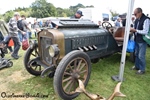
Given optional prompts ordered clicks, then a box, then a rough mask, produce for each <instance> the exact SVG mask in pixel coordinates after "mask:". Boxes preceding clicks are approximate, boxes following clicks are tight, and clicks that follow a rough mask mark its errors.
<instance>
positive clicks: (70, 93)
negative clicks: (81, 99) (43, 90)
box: [54, 50, 91, 100]
mask: <svg viewBox="0 0 150 100" xmlns="http://www.w3.org/2000/svg"><path fill="white" fill-rule="evenodd" d="M90 73H91V61H90V58H89V56H88V55H87V54H86V53H84V52H82V51H79V50H75V51H72V52H70V53H68V54H67V55H66V56H65V57H64V58H63V59H62V60H61V61H60V63H59V65H58V66H57V68H56V72H55V75H54V90H55V92H56V94H58V95H59V96H60V97H61V98H62V99H63V100H72V99H73V98H75V97H77V96H78V95H79V93H76V92H75V90H76V88H77V87H78V79H80V80H81V81H82V82H83V83H84V85H85V86H86V85H87V83H88V81H89V78H90Z"/></svg>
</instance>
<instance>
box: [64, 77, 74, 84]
mask: <svg viewBox="0 0 150 100" xmlns="http://www.w3.org/2000/svg"><path fill="white" fill-rule="evenodd" d="M71 78H72V77H71V76H70V77H68V78H66V79H64V80H63V83H64V82H66V81H69V80H71Z"/></svg>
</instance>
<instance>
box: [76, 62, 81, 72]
mask: <svg viewBox="0 0 150 100" xmlns="http://www.w3.org/2000/svg"><path fill="white" fill-rule="evenodd" d="M81 63H82V60H80V62H79V63H78V66H77V68H76V69H77V70H78V69H79V67H80V66H81Z"/></svg>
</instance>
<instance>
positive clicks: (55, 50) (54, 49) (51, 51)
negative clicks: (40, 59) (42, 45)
mask: <svg viewBox="0 0 150 100" xmlns="http://www.w3.org/2000/svg"><path fill="white" fill-rule="evenodd" d="M59 51H60V50H59V48H58V46H57V45H50V47H49V54H50V56H51V57H56V56H57V55H58V54H59Z"/></svg>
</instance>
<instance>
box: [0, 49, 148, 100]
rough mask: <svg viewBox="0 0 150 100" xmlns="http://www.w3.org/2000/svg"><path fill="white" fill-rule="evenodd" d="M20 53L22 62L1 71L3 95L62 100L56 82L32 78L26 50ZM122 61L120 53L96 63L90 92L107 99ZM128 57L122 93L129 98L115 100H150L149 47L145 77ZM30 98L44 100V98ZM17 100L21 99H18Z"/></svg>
mask: <svg viewBox="0 0 150 100" xmlns="http://www.w3.org/2000/svg"><path fill="white" fill-rule="evenodd" d="M19 54H20V55H21V56H22V57H21V58H20V59H19V60H12V61H13V63H14V66H13V67H11V68H5V69H3V70H0V92H7V93H13V92H14V93H15V94H24V93H30V94H36V93H40V94H44V95H48V98H43V99H42V100H59V99H58V96H57V95H55V93H54V88H53V79H50V78H48V77H47V78H41V77H35V76H32V75H30V74H29V73H28V72H27V71H26V70H25V68H24V65H23V56H24V54H25V51H22V50H20V52H19ZM6 57H7V58H9V57H10V55H9V54H8V55H7V56H6ZM120 58H121V55H120V54H114V55H112V56H110V57H108V58H104V59H101V60H100V61H99V62H98V63H96V64H92V73H91V77H90V81H89V83H88V85H87V87H86V89H87V91H89V92H91V93H96V94H99V95H101V96H104V97H106V98H107V97H109V95H110V94H111V93H112V91H113V89H114V87H115V85H116V84H117V82H116V81H113V80H112V79H111V76H112V75H117V74H118V73H119V66H120ZM128 58H129V56H127V60H126V64H125V71H124V79H125V81H124V82H123V83H122V85H121V92H122V93H124V94H125V95H126V96H127V97H126V98H115V100H149V99H150V86H149V83H150V67H149V66H150V62H149V59H150V48H148V49H147V55H146V59H147V68H146V74H145V75H136V74H135V71H131V70H130V68H131V67H132V66H133V63H132V62H130V61H129V60H128ZM0 99H1V98H0ZM30 99H35V100H41V98H30ZM8 100H9V99H8ZM10 100H11V99H10ZM18 100H20V99H19V98H18ZM75 100H88V98H87V97H86V96H85V95H84V94H81V95H79V96H78V97H77V98H76V99H75Z"/></svg>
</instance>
